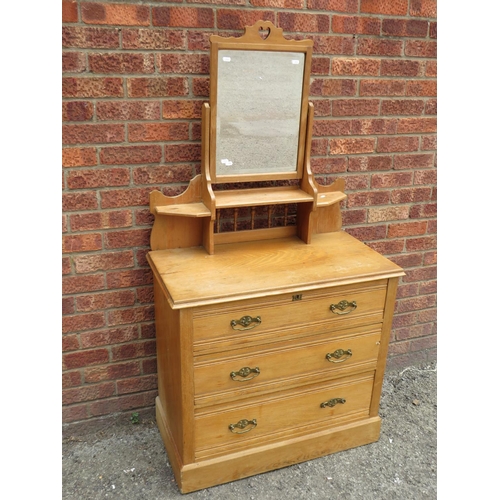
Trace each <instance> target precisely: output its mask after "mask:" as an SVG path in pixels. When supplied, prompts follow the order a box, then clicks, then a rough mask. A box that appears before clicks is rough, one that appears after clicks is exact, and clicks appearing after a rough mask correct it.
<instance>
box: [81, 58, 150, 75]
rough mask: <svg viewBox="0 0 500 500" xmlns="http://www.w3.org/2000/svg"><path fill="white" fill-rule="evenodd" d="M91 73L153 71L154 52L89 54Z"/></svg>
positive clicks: (144, 72) (141, 72)
mask: <svg viewBox="0 0 500 500" xmlns="http://www.w3.org/2000/svg"><path fill="white" fill-rule="evenodd" d="M88 58H89V69H90V71H91V72H92V73H127V74H129V73H140V74H147V73H153V72H154V71H155V64H154V54H131V53H98V54H89V55H88Z"/></svg>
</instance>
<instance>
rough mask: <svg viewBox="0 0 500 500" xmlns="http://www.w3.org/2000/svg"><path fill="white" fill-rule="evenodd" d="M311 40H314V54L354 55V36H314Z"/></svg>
mask: <svg viewBox="0 0 500 500" xmlns="http://www.w3.org/2000/svg"><path fill="white" fill-rule="evenodd" d="M308 38H309V37H308ZM310 38H312V39H313V54H344V55H353V54H354V44H355V40H354V38H353V37H352V36H325V35H313V36H312V37H310Z"/></svg>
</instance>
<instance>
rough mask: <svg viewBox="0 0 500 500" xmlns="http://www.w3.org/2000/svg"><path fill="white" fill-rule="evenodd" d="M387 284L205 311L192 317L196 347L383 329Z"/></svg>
mask: <svg viewBox="0 0 500 500" xmlns="http://www.w3.org/2000/svg"><path fill="white" fill-rule="evenodd" d="M386 284H387V281H386V280H380V281H376V282H372V283H370V284H360V285H350V286H343V287H332V288H326V289H323V290H312V291H304V292H302V293H301V294H294V295H292V294H286V295H278V296H276V297H268V298H266V299H265V300H263V299H255V300H246V301H239V302H235V303H228V304H226V305H217V306H207V307H201V308H198V309H195V310H194V311H193V340H194V343H195V344H197V343H204V342H205V343H206V342H207V341H211V340H216V339H235V341H236V340H238V341H240V342H241V339H253V338H255V337H258V336H261V335H263V334H268V333H271V332H277V331H283V330H287V329H290V328H294V327H297V326H308V327H309V328H314V327H318V328H323V329H324V328H325V325H328V328H334V327H345V326H346V325H349V326H354V325H362V324H373V323H378V322H381V321H382V319H383V310H384V303H385V295H386ZM297 295H299V296H300V299H298V300H297ZM332 307H333V312H332Z"/></svg>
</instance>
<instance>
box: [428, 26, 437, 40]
mask: <svg viewBox="0 0 500 500" xmlns="http://www.w3.org/2000/svg"><path fill="white" fill-rule="evenodd" d="M429 38H437V23H430V26H429Z"/></svg>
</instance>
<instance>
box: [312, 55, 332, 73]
mask: <svg viewBox="0 0 500 500" xmlns="http://www.w3.org/2000/svg"><path fill="white" fill-rule="evenodd" d="M311 74H312V75H328V74H330V58H328V57H313V58H312V62H311Z"/></svg>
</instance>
